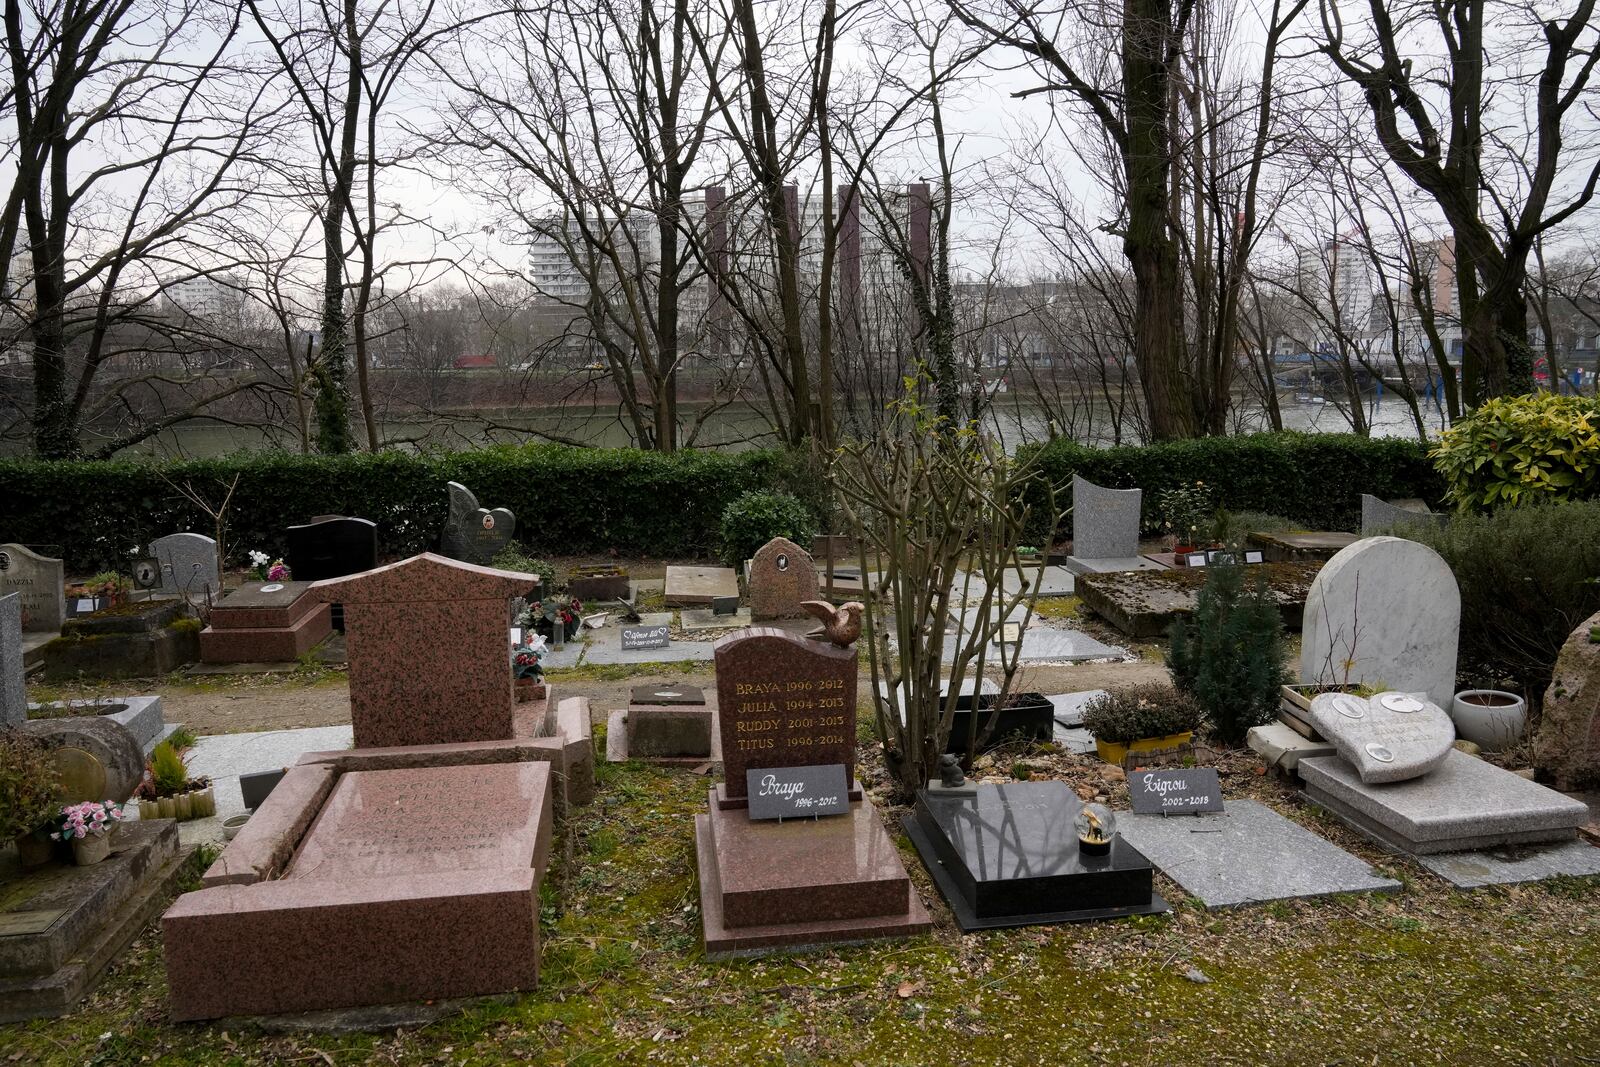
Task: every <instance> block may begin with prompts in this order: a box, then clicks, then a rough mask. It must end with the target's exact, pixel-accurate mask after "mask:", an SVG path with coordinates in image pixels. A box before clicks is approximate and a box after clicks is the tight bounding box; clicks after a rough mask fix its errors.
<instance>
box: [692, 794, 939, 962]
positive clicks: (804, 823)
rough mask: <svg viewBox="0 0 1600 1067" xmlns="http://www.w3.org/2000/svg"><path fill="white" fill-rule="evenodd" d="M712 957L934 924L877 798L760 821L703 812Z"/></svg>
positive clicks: (700, 850) (701, 847)
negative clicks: (818, 815)
mask: <svg viewBox="0 0 1600 1067" xmlns="http://www.w3.org/2000/svg"><path fill="white" fill-rule="evenodd" d="M695 843H696V850H697V855H698V858H699V866H700V910H701V915H702V920H703V922H704V934H705V948H706V953H707V955H709V956H725V955H738V954H741V953H750V952H759V951H765V950H767V949H772V948H794V947H799V946H805V945H819V944H827V943H831V942H838V941H857V940H865V939H868V938H879V937H903V936H907V935H910V934H917V933H921V932H923V931H925V930H927V929H929V927H930V926H931V925H932V924H931V920H929V918H928V913H927V910H926V909H925V908H924V907H923V906H922V901H921V900H919V899H918V897H917V895H916V893H915V892H913V891H912V889H911V881H910V878H909V877H908V876H907V874H906V870H905V866H904V864H902V863H901V861H900V853H899V851H898V850H897V849H896V848H895V845H894V841H893V840H892V839H891V838H890V837H889V835H888V834H887V833H886V832H885V831H884V829H883V823H882V821H881V820H880V818H879V817H878V812H877V810H876V809H875V808H874V807H873V806H872V801H871V800H869V799H866V798H863V799H862V800H861V801H860V802H858V803H855V804H852V805H851V810H850V813H849V814H848V815H839V816H831V817H829V818H825V819H818V820H814V821H813V820H801V821H792V820H791V821H785V822H782V823H778V822H771V821H761V822H752V821H751V819H750V817H749V815H748V813H747V812H746V811H745V810H742V809H729V810H725V809H722V808H719V807H718V806H717V805H716V804H715V803H713V804H712V805H711V810H710V811H709V812H708V813H707V814H705V815H697V816H695Z"/></svg>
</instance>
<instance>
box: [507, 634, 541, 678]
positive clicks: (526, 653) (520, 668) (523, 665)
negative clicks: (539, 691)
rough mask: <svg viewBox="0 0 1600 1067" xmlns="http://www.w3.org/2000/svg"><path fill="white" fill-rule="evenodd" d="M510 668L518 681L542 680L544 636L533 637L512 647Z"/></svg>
mask: <svg viewBox="0 0 1600 1067" xmlns="http://www.w3.org/2000/svg"><path fill="white" fill-rule="evenodd" d="M511 669H512V672H513V676H514V677H515V678H516V679H517V680H518V681H524V680H531V681H535V682H542V681H544V638H543V637H534V638H533V639H532V640H529V641H526V642H524V643H523V644H520V645H517V646H516V647H515V648H513V649H512V650H511Z"/></svg>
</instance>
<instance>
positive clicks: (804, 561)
mask: <svg viewBox="0 0 1600 1067" xmlns="http://www.w3.org/2000/svg"><path fill="white" fill-rule="evenodd" d="M817 595H818V594H817V567H816V564H814V563H812V562H811V554H810V553H808V552H807V551H806V550H805V549H803V548H801V547H800V546H799V545H797V544H795V543H794V542H793V541H791V540H789V539H788V538H787V537H774V538H773V539H772V540H770V541H768V542H767V543H766V544H764V545H762V546H761V547H760V548H759V549H757V550H756V554H755V555H754V556H753V557H752V558H751V560H750V617H751V618H753V619H755V620H756V621H758V622H759V621H761V620H763V619H792V618H795V617H797V616H799V615H801V614H803V611H802V610H801V608H800V605H801V603H802V602H803V601H807V600H816V599H817Z"/></svg>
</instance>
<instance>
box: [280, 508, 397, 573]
mask: <svg viewBox="0 0 1600 1067" xmlns="http://www.w3.org/2000/svg"><path fill="white" fill-rule="evenodd" d="M288 536H289V555H288V558H287V562H288V564H289V574H290V576H291V577H292V578H294V580H295V581H297V582H320V581H322V580H324V579H327V578H343V577H345V576H346V575H348V574H360V573H361V572H362V571H370V570H372V569H373V568H374V567H376V566H377V565H378V525H377V523H375V522H372V521H371V520H369V519H356V518H346V517H344V516H336V517H332V518H329V517H322V518H318V519H313V520H312V521H311V522H308V523H306V524H305V525H303V526H291V527H289V529H288Z"/></svg>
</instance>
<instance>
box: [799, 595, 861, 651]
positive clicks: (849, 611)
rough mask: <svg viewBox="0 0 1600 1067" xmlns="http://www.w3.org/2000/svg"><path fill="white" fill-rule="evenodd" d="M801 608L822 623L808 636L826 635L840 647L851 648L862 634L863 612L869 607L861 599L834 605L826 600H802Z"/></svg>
mask: <svg viewBox="0 0 1600 1067" xmlns="http://www.w3.org/2000/svg"><path fill="white" fill-rule="evenodd" d="M800 608H801V610H803V611H804V612H805V613H806V614H807V615H810V616H811V617H812V618H814V619H816V620H818V621H819V622H821V623H822V627H821V628H820V629H817V630H813V631H811V632H810V633H809V634H807V635H806V636H807V637H826V638H827V639H828V640H829V641H832V642H833V643H834V644H836V645H838V646H839V647H840V648H849V647H850V646H851V645H853V644H855V642H856V638H858V637H860V636H861V613H862V612H863V611H866V610H867V607H866V605H865V604H862V603H861V602H859V601H856V600H852V601H850V602H849V603H848V604H841V605H839V606H838V607H834V606H833V605H832V604H830V603H828V602H827V601H826V600H802V601H801V602H800Z"/></svg>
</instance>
